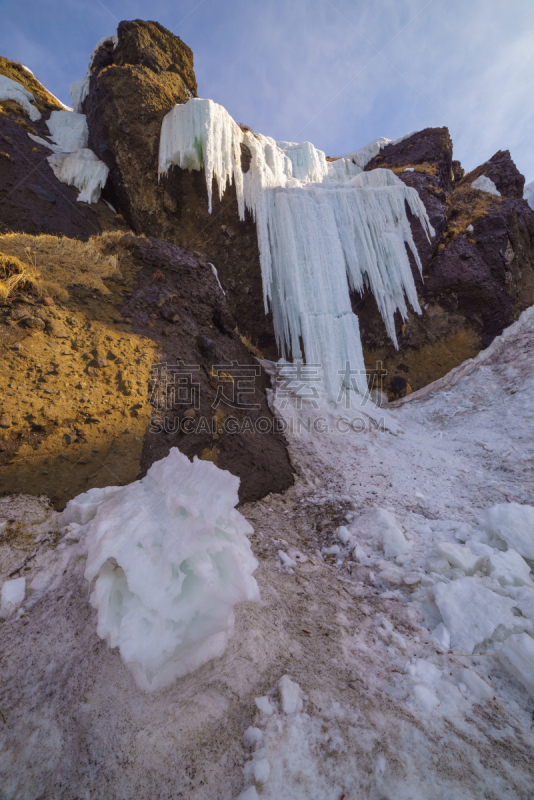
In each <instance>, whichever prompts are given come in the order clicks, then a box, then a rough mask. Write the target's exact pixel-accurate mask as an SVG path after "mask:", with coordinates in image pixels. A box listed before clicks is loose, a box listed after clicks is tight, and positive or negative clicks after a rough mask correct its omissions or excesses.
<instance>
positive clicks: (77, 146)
mask: <svg viewBox="0 0 534 800" xmlns="http://www.w3.org/2000/svg"><path fill="white" fill-rule="evenodd" d="M46 124H47V125H48V130H49V131H50V136H51V138H52V139H53V141H54V142H55V143H56V144H57V145H59V147H61V149H62V150H63V152H65V153H72V152H74V151H75V150H83V149H84V148H86V147H87V142H88V140H89V128H88V127H87V120H86V118H85V114H76V113H75V112H74V111H52V113H51V114H50V119H49V120H48V122H47V123H46Z"/></svg>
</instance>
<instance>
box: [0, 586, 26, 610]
mask: <svg viewBox="0 0 534 800" xmlns="http://www.w3.org/2000/svg"><path fill="white" fill-rule="evenodd" d="M25 593H26V578H13V580H10V581H4V583H3V584H2V594H1V598H0V614H2V615H5V616H7V615H8V614H11V613H12V612H13V611H15V610H16V609H17V608H18V607H19V606H20V604H21V603H22V602H24V595H25Z"/></svg>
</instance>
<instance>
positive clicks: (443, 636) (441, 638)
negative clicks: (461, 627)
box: [432, 622, 451, 650]
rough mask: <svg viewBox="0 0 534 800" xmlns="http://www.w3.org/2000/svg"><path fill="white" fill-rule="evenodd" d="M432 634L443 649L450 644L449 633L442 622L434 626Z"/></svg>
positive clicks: (447, 647)
mask: <svg viewBox="0 0 534 800" xmlns="http://www.w3.org/2000/svg"><path fill="white" fill-rule="evenodd" d="M432 636H433V637H434V639H435V640H436V642H439V644H440V645H441V646H442V647H443V648H444V649H445V650H448V649H449V647H450V646H451V635H450V633H449V631H448V630H447V628H446V627H445V625H444V624H443V622H440V623H439V625H437V626H436V627H435V628H434V630H433V631H432Z"/></svg>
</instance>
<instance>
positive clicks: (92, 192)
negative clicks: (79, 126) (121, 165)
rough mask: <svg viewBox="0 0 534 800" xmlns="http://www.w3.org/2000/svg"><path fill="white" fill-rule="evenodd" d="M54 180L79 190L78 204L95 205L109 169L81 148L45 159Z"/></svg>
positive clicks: (89, 151) (92, 154)
mask: <svg viewBox="0 0 534 800" xmlns="http://www.w3.org/2000/svg"><path fill="white" fill-rule="evenodd" d="M47 161H48V163H49V164H50V166H51V167H52V169H53V171H54V175H55V176H56V178H57V179H58V180H59V181H61V183H66V184H67V185H68V186H75V187H76V188H77V189H79V190H80V194H79V195H78V198H77V200H78V202H80V203H97V202H98V200H99V198H100V192H101V190H102V188H103V187H104V185H105V183H106V180H107V177H108V174H109V168H108V167H107V166H106V164H104V162H103V161H100V159H99V158H98V157H97V156H96V155H95V154H94V153H93V151H92V150H88V149H87V148H83V149H81V150H76V151H74V152H73V153H54V154H53V155H51V156H48V158H47Z"/></svg>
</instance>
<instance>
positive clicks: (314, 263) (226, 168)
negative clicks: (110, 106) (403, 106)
mask: <svg viewBox="0 0 534 800" xmlns="http://www.w3.org/2000/svg"><path fill="white" fill-rule="evenodd" d="M242 145H243V146H245V147H246V148H247V149H248V151H249V153H250V154H251V163H250V168H249V169H248V170H247V172H245V173H243V172H242V169H241V147H242ZM173 164H177V165H178V166H180V167H182V168H184V169H197V170H198V169H202V167H203V168H204V171H205V175H206V184H207V188H208V204H209V210H210V211H211V199H212V184H213V180H214V179H215V181H216V183H217V186H218V192H219V197H222V195H223V193H224V191H225V189H226V187H227V185H228V183H229V182H231V181H232V180H233V181H234V184H235V188H236V194H237V201H238V209H239V216H240V218H241V219H244V217H245V210H246V209H249V210H250V211H251V212H252V214H253V216H254V218H255V220H256V227H257V234H258V245H259V251H260V261H261V269H262V278H263V291H264V300H265V310H266V311H267V310H268V308H269V304H270V305H271V307H272V312H273V319H274V327H275V333H276V337H277V341H278V344H279V346H280V348H281V352H282V356H283V358H286V356H287V355H288V354H289V353H291V354H292V357H293V358H294V359H295V358H299V359H300V358H301V357H302V352H301V342H302V343H303V344H304V352H305V355H306V361H307V362H308V363H313V364H321V365H322V367H323V371H324V386H325V389H326V391H327V394H328V396H329V397H330V398H331V399H336V398H337V396H338V395H339V389H340V385H341V383H342V381H343V375H344V374H345V370H346V366H347V365H349V367H350V370H351V371H352V372H351V375H352V376H355V377H351V379H350V383H351V386H350V388H356V389H357V390H358V391H359V392H360V393H362V394H365V393H366V391H367V383H366V378H365V364H364V361H363V355H362V349H361V343H360V333H359V327H358V318H357V317H356V316H355V315H354V314H353V312H352V305H351V299H350V292H351V290H355V291H358V292H362V291H364V290H365V289H366V288H367V287H370V288H371V290H372V292H373V294H374V296H375V298H376V301H377V304H378V308H379V310H380V312H381V314H382V316H383V318H384V321H385V324H386V328H387V330H388V333H389V335H390V336H391V338H392V339H393V341H394V342H395V344H396V333H395V323H394V313H395V311H396V310H399V311H400V313H401V316H402V317H403V318H405V317H406V316H407V313H408V311H407V302H406V301H407V300H408V301H409V302H410V303H411V305H412V306H413V308H414V309H415V310H416V311H417V312H420V308H419V303H418V300H417V291H416V288H415V283H414V280H413V276H412V272H411V268H410V263H409V258H408V254H407V251H406V245H407V246H408V248H409V250H410V251H411V252H412V254H413V256H414V259H415V262H416V264H417V265H418V267H419V269H421V262H420V259H419V255H418V253H417V249H416V247H415V243H414V240H413V237H412V232H411V228H410V223H409V220H408V217H407V213H406V206H408V207H409V208H410V210H411V212H412V213H413V214H414V216H416V217H418V218H419V219H420V220H421V223H422V225H423V228H424V230H425V232H426V234H427V236H428V237H430V236H431V235H433V233H434V231H433V229H432V227H431V225H430V222H429V220H428V216H427V213H426V209H425V206H424V204H423V203H422V201H421V199H420V198H419V195H418V194H417V192H416V191H415V189H413V188H410V187H407V186H405V184H404V183H403V182H402V181H401V180H400V179H399V178H397V177H396V175H394V174H393V172H391V171H389V170H374V171H372V172H366V173H362V172H361V168H360V167H359V166H357V165H355V164H354V163H353V162H352V160H351V159H339V160H338V161H334V162H327V160H326V157H325V154H324V153H323V152H322V151H321V150H317V149H316V148H315V147H314V146H313V145H312V144H310V143H309V142H304V143H302V144H297V143H294V142H275V141H274V139H271V138H269V137H268V136H261V135H259V134H253V133H252V132H250V131H242V130H241V128H240V127H239V126H238V125H237V124H236V123H235V122H234V120H233V119H232V118H231V117H230V115H229V114H228V112H227V111H226V110H225V109H224V108H223V107H222V106H220V105H218V104H217V103H214V102H213V101H212V100H202V99H199V98H195V99H192V100H188V102H187V103H184V104H181V105H177V106H175V107H174V108H173V109H172V110H171V111H169V113H168V114H167V115H166V116H165V118H164V119H163V124H162V129H161V139H160V151H159V173H160V175H161V174H165V173H166V172H167V171H168V169H169V168H170V167H171V166H172V165H173ZM347 374H348V373H347ZM340 376H341V377H340ZM345 382H346V381H345Z"/></svg>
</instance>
